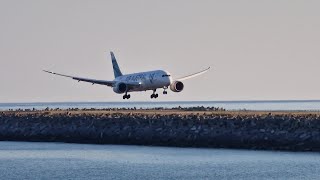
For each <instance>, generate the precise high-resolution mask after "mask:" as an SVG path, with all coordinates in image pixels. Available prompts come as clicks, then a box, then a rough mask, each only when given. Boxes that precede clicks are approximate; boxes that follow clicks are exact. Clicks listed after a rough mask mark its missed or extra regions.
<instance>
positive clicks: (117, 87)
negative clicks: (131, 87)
mask: <svg viewBox="0 0 320 180" xmlns="http://www.w3.org/2000/svg"><path fill="white" fill-rule="evenodd" d="M127 90H128V86H127V85H126V84H125V83H117V84H116V85H115V86H114V87H113V91H114V92H115V93H117V94H123V93H125V92H126V91H127Z"/></svg>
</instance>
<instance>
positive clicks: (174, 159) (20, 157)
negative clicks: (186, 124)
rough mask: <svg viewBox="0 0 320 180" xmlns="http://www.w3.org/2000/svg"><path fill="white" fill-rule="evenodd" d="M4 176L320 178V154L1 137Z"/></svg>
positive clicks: (0, 171) (0, 163)
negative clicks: (83, 142)
mask: <svg viewBox="0 0 320 180" xmlns="http://www.w3.org/2000/svg"><path fill="white" fill-rule="evenodd" d="M0 174H1V177H0V179H6V180H10V179H32V180H36V179H81V180H82V179H83V180H87V179H124V180H131V179H154V180H159V179H163V180H167V179H181V180H185V179H201V180H203V179H259V180H261V179H292V180H300V179H319V178H320V154H319V153H297V152H275V151H251V150H228V149H200V148H198V149H197V148H167V147H146V146H122V145H86V144H64V143H34V142H0Z"/></svg>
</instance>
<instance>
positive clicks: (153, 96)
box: [150, 89, 159, 99]
mask: <svg viewBox="0 0 320 180" xmlns="http://www.w3.org/2000/svg"><path fill="white" fill-rule="evenodd" d="M155 93H156V89H155V90H153V93H152V94H151V96H150V97H151V99H153V98H155V99H156V98H158V96H159V95H158V94H155Z"/></svg>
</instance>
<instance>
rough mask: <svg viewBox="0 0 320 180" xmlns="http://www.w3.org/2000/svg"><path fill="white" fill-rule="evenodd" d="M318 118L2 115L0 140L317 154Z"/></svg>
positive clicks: (206, 114) (319, 141)
mask: <svg viewBox="0 0 320 180" xmlns="http://www.w3.org/2000/svg"><path fill="white" fill-rule="evenodd" d="M319 130H320V116H319V114H317V113H314V114H307V113H301V114H299V113H297V114H289V113H283V114H275V115H272V114H254V113H251V114H250V113H231V112H230V113H229V112H221V113H217V112H215V113H213V112H212V113H211V112H203V113H191V112H189V113H185V112H183V113H174V114H165V113H161V112H159V113H155V114H150V113H141V112H139V113H130V112H128V113H126V112H122V113H117V112H107V111H106V112H101V111H99V112H96V113H95V112H90V113H88V112H80V113H79V112H77V113H73V112H64V111H62V112H55V113H52V112H45V111H39V112H28V113H25V112H24V113H21V112H0V140H9V141H10V140H12V141H55V142H73V143H97V144H136V145H161V146H179V147H216V148H246V149H270V150H290V151H291V150H292V151H320V131H319Z"/></svg>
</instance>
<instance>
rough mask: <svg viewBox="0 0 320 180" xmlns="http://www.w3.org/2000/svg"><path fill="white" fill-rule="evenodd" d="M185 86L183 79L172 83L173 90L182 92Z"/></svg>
mask: <svg viewBox="0 0 320 180" xmlns="http://www.w3.org/2000/svg"><path fill="white" fill-rule="evenodd" d="M183 88H184V84H183V83H182V82H181V81H174V82H173V83H172V84H171V85H170V89H171V91H173V92H181V91H182V90H183Z"/></svg>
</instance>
